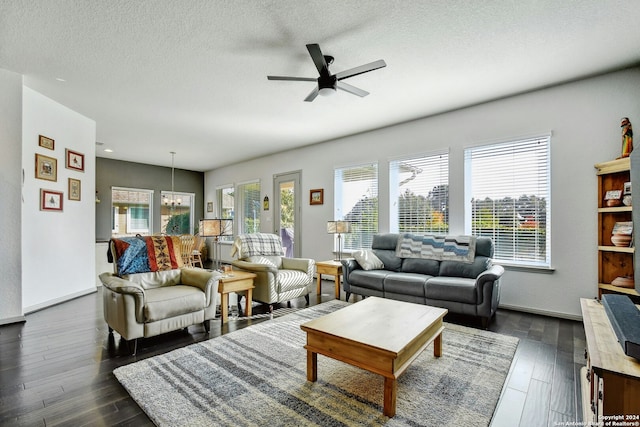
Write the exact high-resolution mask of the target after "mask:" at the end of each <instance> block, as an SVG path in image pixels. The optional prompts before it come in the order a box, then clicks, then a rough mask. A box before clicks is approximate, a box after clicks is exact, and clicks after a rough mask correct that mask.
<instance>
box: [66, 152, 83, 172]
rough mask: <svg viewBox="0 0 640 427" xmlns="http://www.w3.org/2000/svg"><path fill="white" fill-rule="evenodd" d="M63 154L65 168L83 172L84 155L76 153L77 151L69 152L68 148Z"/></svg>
mask: <svg viewBox="0 0 640 427" xmlns="http://www.w3.org/2000/svg"><path fill="white" fill-rule="evenodd" d="M65 153H66V156H65V157H66V163H65V166H66V168H67V169H73V170H76V171H80V172H84V154H82V153H78V152H77V151H73V150H69V149H68V148H67V149H65Z"/></svg>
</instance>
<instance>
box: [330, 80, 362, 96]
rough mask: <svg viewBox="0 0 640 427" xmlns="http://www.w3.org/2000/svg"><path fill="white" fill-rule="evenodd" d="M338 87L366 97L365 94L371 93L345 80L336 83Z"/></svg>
mask: <svg viewBox="0 0 640 427" xmlns="http://www.w3.org/2000/svg"><path fill="white" fill-rule="evenodd" d="M336 87H337V88H338V89H342V90H343V91H345V92H349V93H352V94H354V95H358V96H360V97H364V96H367V95H369V92H367V91H366V90H362V89H360V88H357V87H355V86H351V85H350V84H347V83H345V82H338V83H336Z"/></svg>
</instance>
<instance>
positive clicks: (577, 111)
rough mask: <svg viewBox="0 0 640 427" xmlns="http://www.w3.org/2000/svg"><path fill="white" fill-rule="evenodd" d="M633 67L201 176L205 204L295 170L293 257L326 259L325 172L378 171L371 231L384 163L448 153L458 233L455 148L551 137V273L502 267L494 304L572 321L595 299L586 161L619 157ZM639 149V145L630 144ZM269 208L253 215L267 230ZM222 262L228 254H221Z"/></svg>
mask: <svg viewBox="0 0 640 427" xmlns="http://www.w3.org/2000/svg"><path fill="white" fill-rule="evenodd" d="M638 99H640V69H639V68H634V69H629V70H624V71H620V72H615V73H610V74H607V75H604V76H598V77H593V78H589V79H585V80H582V81H578V82H573V83H568V84H565V85H560V86H556V87H552V88H546V89H542V90H539V91H535V92H531V93H526V94H522V95H518V96H514V97H510V98H505V99H501V100H497V101H493V102H488V103H485V104H481V105H477V106H474V107H469V108H465V109H461V110H456V111H453V112H450V113H446V114H440V115H437V116H433V117H428V118H424V119H420V120H415V121H411V122H408V123H404V124H400V125H396V126H392V127H388V128H384V129H380V130H376V131H371V132H366V133H362V134H358V135H354V136H350V137H346V138H340V139H337V140H333V141H329V142H325V143H321V144H316V145H313V146H309V147H305V148H302V149H296V150H291V151H288V152H284V153H279V154H276V155H272V156H267V157H263V158H260V159H255V160H251V161H247V162H243V163H239V164H235V165H232V166H228V167H224V168H220V169H216V170H213V171H209V172H207V173H206V175H205V201H215V188H216V187H217V186H219V185H222V184H228V183H238V182H244V181H248V180H252V179H260V180H261V184H262V194H261V198H263V197H264V196H265V195H267V196H269V199H270V200H274V197H273V188H272V179H273V175H274V174H278V173H282V172H286V171H290V170H298V169H299V170H302V189H303V192H304V193H303V197H302V199H303V200H304V202H303V206H302V239H301V241H302V255H303V256H304V257H310V258H314V259H316V260H324V259H330V258H331V257H332V254H331V250H332V247H333V245H332V237H331V236H330V235H328V234H327V233H326V221H328V220H330V219H332V212H333V209H332V207H333V169H334V167H335V166H343V165H349V164H355V163H359V162H366V161H377V162H378V165H379V195H380V197H379V200H380V206H379V217H380V231H381V232H385V231H388V227H389V220H388V216H389V198H388V191H389V184H388V162H389V159H390V158H394V157H397V156H399V155H405V154H414V153H424V152H429V151H432V150H439V149H442V148H448V149H449V150H450V151H449V152H450V171H449V173H450V181H449V184H450V188H449V197H450V229H451V233H462V232H464V214H463V209H464V207H465V203H466V202H467V201H465V196H464V185H463V177H464V160H463V153H464V148H465V147H469V146H473V145H479V144H482V143H487V142H491V141H503V140H505V139H510V138H518V137H521V136H531V135H536V134H539V133H548V132H552V139H551V180H552V188H551V191H552V193H551V194H552V195H551V212H552V214H551V232H552V240H551V257H552V258H551V259H552V264H553V269H554V270H553V271H549V272H534V271H527V270H516V269H509V270H508V271H507V272H506V273H505V275H504V278H503V280H502V294H501V295H502V299H501V305H502V306H503V307H509V308H515V309H520V310H524V311H531V312H538V313H542V314H551V315H556V316H561V317H571V318H573V317H575V318H577V317H579V316H580V304H579V298H581V297H585V298H591V297H593V296H595V295H596V293H597V257H596V248H597V236H596V233H597V216H596V215H597V214H596V208H597V198H596V197H597V195H596V177H595V169H594V167H593V165H594V164H595V163H598V162H602V161H606V160H612V159H614V158H616V157H617V156H619V155H620V149H621V132H620V127H619V124H620V118H621V117H629V118H630V119H631V122H632V123H637V125H636V127H640V102H639V101H638ZM636 145H640V144H636ZM313 188H324V190H325V191H324V205H321V206H318V205H313V206H311V205H309V203H308V196H307V195H308V192H309V190H310V189H313ZM273 212H274V210H273V209H271V210H269V211H267V212H264V211H263V212H262V216H261V223H262V231H264V232H271V231H272V224H273V219H272V217H271V215H272V214H273ZM223 255H225V256H224V258H227V257H228V254H223Z"/></svg>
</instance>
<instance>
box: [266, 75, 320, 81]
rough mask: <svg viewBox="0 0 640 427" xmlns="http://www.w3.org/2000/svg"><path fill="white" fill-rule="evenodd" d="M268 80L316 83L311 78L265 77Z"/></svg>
mask: <svg viewBox="0 0 640 427" xmlns="http://www.w3.org/2000/svg"><path fill="white" fill-rule="evenodd" d="M267 79H268V80H288V81H292V82H317V81H318V79H315V78H313V77H288V76H267Z"/></svg>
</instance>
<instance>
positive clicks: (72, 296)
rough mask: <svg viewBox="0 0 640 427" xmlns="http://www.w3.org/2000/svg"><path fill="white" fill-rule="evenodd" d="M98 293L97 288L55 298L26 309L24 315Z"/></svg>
mask: <svg viewBox="0 0 640 427" xmlns="http://www.w3.org/2000/svg"><path fill="white" fill-rule="evenodd" d="M97 291H98V288H95V287H94V288H89V289H85V290H83V291H80V292H75V293H73V294H69V295H65V296H62V297H60V298H55V299H52V300H49V301H45V302H42V303H40V304H36V305H32V306H29V307H24V314H29V313H33V312H35V311H39V310H42V309H45V308H48V307H51V306H54V305H57V304H61V303H63V302H67V301H71V300H72V299H76V298H80V297H83V296H85V295H89V294H92V293H94V292H97Z"/></svg>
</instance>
